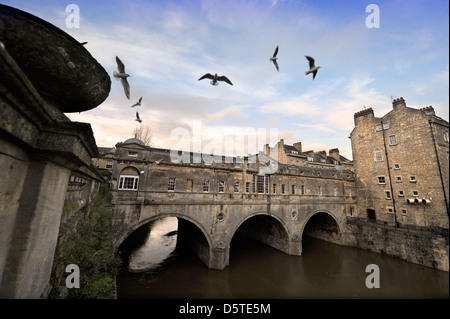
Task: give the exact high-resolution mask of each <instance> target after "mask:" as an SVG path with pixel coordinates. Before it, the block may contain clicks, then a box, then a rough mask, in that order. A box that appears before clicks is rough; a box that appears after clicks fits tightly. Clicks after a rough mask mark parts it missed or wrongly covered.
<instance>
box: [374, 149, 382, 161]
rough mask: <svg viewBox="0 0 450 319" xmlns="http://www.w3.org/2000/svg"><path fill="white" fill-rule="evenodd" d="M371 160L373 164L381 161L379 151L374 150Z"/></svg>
mask: <svg viewBox="0 0 450 319" xmlns="http://www.w3.org/2000/svg"><path fill="white" fill-rule="evenodd" d="M373 160H374V161H375V162H381V161H382V160H383V155H382V153H381V151H380V150H375V151H374V152H373Z"/></svg>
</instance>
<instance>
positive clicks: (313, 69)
mask: <svg viewBox="0 0 450 319" xmlns="http://www.w3.org/2000/svg"><path fill="white" fill-rule="evenodd" d="M305 57H306V58H307V59H308V61H309V71H306V72H305V75H308V74H310V73H312V74H313V80H314V78H315V77H316V74H317V70H319V69H320V66H315V65H314V59H313V58H311V57H310V56H307V55H305Z"/></svg>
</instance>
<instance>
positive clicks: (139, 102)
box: [131, 97, 142, 107]
mask: <svg viewBox="0 0 450 319" xmlns="http://www.w3.org/2000/svg"><path fill="white" fill-rule="evenodd" d="M141 102H142V97H141V98H140V99H139V101H137V102H136V103H134V104H133V105H132V106H131V107H135V106H138V105H141Z"/></svg>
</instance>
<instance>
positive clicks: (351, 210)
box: [350, 207, 354, 216]
mask: <svg viewBox="0 0 450 319" xmlns="http://www.w3.org/2000/svg"><path fill="white" fill-rule="evenodd" d="M353 210H354V208H353V207H350V216H353Z"/></svg>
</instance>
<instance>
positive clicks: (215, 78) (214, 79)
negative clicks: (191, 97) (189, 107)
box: [198, 73, 233, 85]
mask: <svg viewBox="0 0 450 319" xmlns="http://www.w3.org/2000/svg"><path fill="white" fill-rule="evenodd" d="M203 79H211V80H212V81H211V84H212V85H218V84H219V83H217V81H224V82H227V83H228V84H230V85H233V83H231V81H230V80H229V79H228V78H227V77H226V76H225V75H221V76H218V75H217V73H216V74H214V75H212V74H211V73H206V74H205V75H203V76H202V77H200V79H198V80H199V81H200V80H203Z"/></svg>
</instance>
